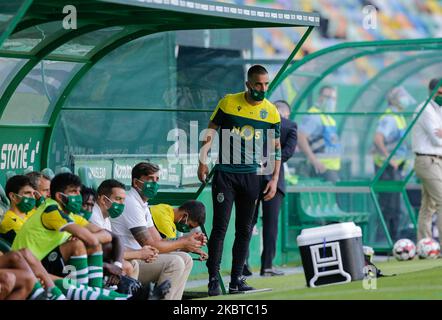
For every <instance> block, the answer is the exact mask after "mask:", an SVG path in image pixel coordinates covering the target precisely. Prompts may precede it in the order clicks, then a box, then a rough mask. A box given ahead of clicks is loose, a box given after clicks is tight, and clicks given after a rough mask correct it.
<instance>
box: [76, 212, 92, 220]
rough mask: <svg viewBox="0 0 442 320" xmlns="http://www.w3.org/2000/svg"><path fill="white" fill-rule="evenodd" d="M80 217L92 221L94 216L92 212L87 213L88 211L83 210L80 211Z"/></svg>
mask: <svg viewBox="0 0 442 320" xmlns="http://www.w3.org/2000/svg"><path fill="white" fill-rule="evenodd" d="M78 215H80V216H82V217H83V218H85V219H86V220H87V221H89V219H90V218H91V216H92V212H90V211H87V210H84V209H81V210H80V213H79V214H78Z"/></svg>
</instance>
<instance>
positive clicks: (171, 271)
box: [138, 251, 193, 300]
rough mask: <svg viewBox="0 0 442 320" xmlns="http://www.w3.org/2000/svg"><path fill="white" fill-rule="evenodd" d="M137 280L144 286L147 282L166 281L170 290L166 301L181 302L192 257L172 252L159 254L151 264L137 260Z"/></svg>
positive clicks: (183, 253)
mask: <svg viewBox="0 0 442 320" xmlns="http://www.w3.org/2000/svg"><path fill="white" fill-rule="evenodd" d="M138 263H139V276H138V280H139V281H140V282H141V283H142V284H145V283H147V282H156V283H161V282H163V281H164V280H166V279H169V280H170V282H171V288H170V291H169V293H168V294H167V295H166V297H165V299H166V300H181V298H182V296H183V292H184V288H185V287H186V282H187V278H188V277H189V274H190V271H192V266H193V260H192V257H191V256H190V255H189V254H187V253H185V252H179V251H174V252H170V253H161V254H159V255H158V258H157V259H156V260H155V261H153V262H149V263H147V262H145V261H143V260H138Z"/></svg>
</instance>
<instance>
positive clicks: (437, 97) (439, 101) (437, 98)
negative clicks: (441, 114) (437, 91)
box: [434, 96, 442, 107]
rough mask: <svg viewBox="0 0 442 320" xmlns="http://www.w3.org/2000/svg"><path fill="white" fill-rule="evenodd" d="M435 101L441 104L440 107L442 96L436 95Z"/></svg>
mask: <svg viewBox="0 0 442 320" xmlns="http://www.w3.org/2000/svg"><path fill="white" fill-rule="evenodd" d="M434 102H436V103H437V104H438V105H439V107H442V96H436V97H434Z"/></svg>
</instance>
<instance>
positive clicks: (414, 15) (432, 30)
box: [222, 0, 442, 82]
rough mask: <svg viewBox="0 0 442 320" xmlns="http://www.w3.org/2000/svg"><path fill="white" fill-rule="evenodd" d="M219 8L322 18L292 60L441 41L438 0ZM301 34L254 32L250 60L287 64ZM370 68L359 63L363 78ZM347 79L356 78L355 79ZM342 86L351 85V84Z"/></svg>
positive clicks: (244, 1) (305, 1)
mask: <svg viewBox="0 0 442 320" xmlns="http://www.w3.org/2000/svg"><path fill="white" fill-rule="evenodd" d="M222 2H230V3H232V2H234V3H236V4H241V5H251V6H258V7H270V8H276V9H288V10H302V11H314V12H318V13H319V14H320V15H321V26H320V27H319V28H316V29H315V30H314V31H313V33H312V34H311V35H310V37H309V39H308V40H307V41H306V43H305V44H304V46H303V50H301V52H300V53H299V54H298V55H297V56H296V59H299V58H302V57H303V55H305V54H308V53H311V52H314V51H317V50H320V49H323V48H325V47H329V46H332V45H335V44H338V43H341V42H344V41H373V40H388V39H391V40H393V39H415V38H431V37H442V1H439V0H388V1H384V0H235V1H233V0H223V1H222ZM373 8H374V9H375V10H376V16H375V18H374V19H375V21H373V18H370V17H368V15H367V12H373V11H371V10H372V9H373ZM364 19H365V21H366V22H370V26H373V23H376V25H375V28H367V27H364ZM367 19H371V20H370V21H368V20H367ZM304 31H305V29H303V28H299V29H298V28H282V29H272V30H271V29H255V31H254V51H253V57H254V58H256V59H266V58H276V59H277V58H281V59H283V58H287V56H288V55H289V54H290V53H291V51H292V50H293V48H294V45H295V43H296V42H297V41H298V40H299V39H300V38H301V36H302V33H303V32H304ZM372 60H373V59H371V61H372ZM370 63H372V62H370ZM370 63H368V62H367V61H364V59H360V61H359V62H358V67H359V68H360V71H361V72H362V73H364V74H365V75H366V76H367V77H370V76H371V74H372V73H373V72H374V71H373V70H375V69H377V67H372V66H370ZM381 63H385V62H381ZM349 76H350V78H352V79H354V78H355V75H349ZM357 76H358V77H359V76H360V74H359V75H357ZM341 80H344V82H351V79H347V80H348V81H345V79H341Z"/></svg>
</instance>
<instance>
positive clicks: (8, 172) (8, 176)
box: [5, 170, 17, 181]
mask: <svg viewBox="0 0 442 320" xmlns="http://www.w3.org/2000/svg"><path fill="white" fill-rule="evenodd" d="M16 175H17V173H16V172H15V171H12V170H9V171H6V173H5V177H6V181H8V180H9V178H11V177H13V176H16Z"/></svg>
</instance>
